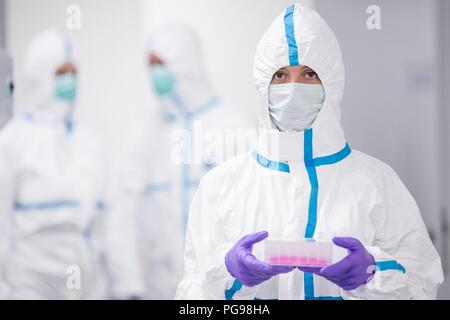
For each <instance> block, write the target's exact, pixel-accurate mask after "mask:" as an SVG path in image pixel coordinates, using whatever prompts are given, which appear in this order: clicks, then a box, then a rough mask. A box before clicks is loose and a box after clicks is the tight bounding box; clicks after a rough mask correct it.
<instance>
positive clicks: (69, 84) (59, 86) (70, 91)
mask: <svg viewBox="0 0 450 320" xmlns="http://www.w3.org/2000/svg"><path fill="white" fill-rule="evenodd" d="M76 95H77V79H76V76H75V75H74V74H72V73H67V74H63V75H59V76H56V81H55V96H56V97H57V98H58V99H60V100H64V101H67V102H74V101H75V97H76Z"/></svg>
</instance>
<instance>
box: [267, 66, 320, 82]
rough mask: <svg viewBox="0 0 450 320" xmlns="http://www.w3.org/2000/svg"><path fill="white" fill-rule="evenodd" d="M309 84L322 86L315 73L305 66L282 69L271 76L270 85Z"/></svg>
mask: <svg viewBox="0 0 450 320" xmlns="http://www.w3.org/2000/svg"><path fill="white" fill-rule="evenodd" d="M283 83H310V84H322V81H321V80H320V78H319V76H318V75H317V73H315V72H314V70H313V69H311V68H309V67H307V66H295V67H283V68H281V69H280V70H278V71H277V72H275V74H274V75H273V78H272V81H271V82H270V84H283Z"/></svg>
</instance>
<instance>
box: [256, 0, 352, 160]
mask: <svg viewBox="0 0 450 320" xmlns="http://www.w3.org/2000/svg"><path fill="white" fill-rule="evenodd" d="M299 65H304V66H308V67H310V68H311V69H313V70H314V71H315V72H316V73H317V74H318V76H319V77H320V79H321V80H322V84H323V86H324V89H325V94H326V98H325V102H324V106H323V107H322V110H321V111H320V113H319V115H318V117H317V119H316V120H315V122H314V123H313V125H312V128H311V129H309V130H310V132H311V130H312V132H311V133H313V134H314V139H313V150H314V154H313V157H317V156H324V155H329V154H333V153H336V152H338V151H339V150H341V149H342V148H343V146H345V143H346V142H345V136H344V132H343V129H342V127H341V125H340V117H341V110H340V106H339V105H340V102H341V100H342V96H343V91H344V84H345V69H344V65H343V62H342V56H341V50H340V46H339V44H338V42H337V40H336V37H335V35H334V33H333V31H332V30H331V29H330V27H329V26H328V24H327V23H326V22H325V21H324V20H323V19H322V18H321V17H320V15H319V14H318V13H317V12H315V11H314V10H312V9H309V8H307V7H304V6H302V5H300V4H294V5H292V6H290V7H288V8H287V9H286V10H284V11H283V12H282V14H281V15H280V16H279V17H278V18H277V19H276V20H275V21H274V22H273V23H272V25H271V26H270V27H269V29H268V30H267V31H266V32H265V34H264V35H263V37H262V38H261V40H260V42H259V44H258V47H257V51H256V56H255V64H254V76H255V86H256V88H257V90H258V92H259V93H260V97H261V108H260V118H259V120H260V141H259V144H258V152H259V153H260V154H261V155H263V156H265V157H268V158H269V159H273V160H277V161H295V160H302V159H303V157H304V155H303V153H302V152H299V147H300V148H301V146H302V145H303V140H304V139H303V137H304V134H305V132H306V131H308V130H306V131H304V132H280V131H278V130H277V129H276V128H275V126H274V125H273V123H272V121H271V119H270V115H269V108H268V105H269V104H268V92H269V85H270V82H271V80H272V77H273V75H274V74H275V72H276V71H278V70H279V69H280V68H282V67H286V66H299ZM302 149H303V148H301V149H300V150H302Z"/></svg>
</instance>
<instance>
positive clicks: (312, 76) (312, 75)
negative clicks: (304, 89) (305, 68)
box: [305, 71, 317, 80]
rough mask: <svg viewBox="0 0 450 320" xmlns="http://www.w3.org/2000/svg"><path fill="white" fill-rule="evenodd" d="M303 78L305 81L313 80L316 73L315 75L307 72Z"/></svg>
mask: <svg viewBox="0 0 450 320" xmlns="http://www.w3.org/2000/svg"><path fill="white" fill-rule="evenodd" d="M305 78H306V79H307V80H314V79H316V78H317V73H315V72H314V71H309V72H307V73H306V74H305Z"/></svg>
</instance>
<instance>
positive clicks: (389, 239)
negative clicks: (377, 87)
mask: <svg viewBox="0 0 450 320" xmlns="http://www.w3.org/2000/svg"><path fill="white" fill-rule="evenodd" d="M297 65H305V66H308V67H310V68H312V69H313V70H314V71H315V72H316V73H317V74H318V76H319V77H320V79H321V80H322V83H323V86H324V89H325V92H326V99H325V102H324V106H323V108H322V110H321V111H320V113H319V115H318V117H317V119H316V120H315V122H314V123H313V125H312V127H311V128H310V129H308V130H306V131H304V132H279V131H278V130H276V129H274V128H275V127H274V125H273V124H272V123H271V121H270V117H269V111H268V88H269V84H270V82H271V79H272V77H273V74H274V73H275V72H276V71H277V70H279V69H280V68H282V67H285V66H297ZM254 72H255V78H256V87H257V89H258V91H259V92H260V94H261V96H262V109H261V111H262V112H261V117H260V120H261V127H260V141H259V144H258V148H257V151H255V152H254V153H249V154H244V155H240V156H237V157H235V158H233V159H231V160H229V161H227V162H225V163H223V164H222V165H220V166H218V167H217V168H215V169H213V170H211V171H210V172H209V173H208V174H207V175H205V176H204V178H203V179H202V181H201V183H200V186H199V189H198V191H197V193H196V195H195V197H194V200H193V202H192V205H191V210H190V215H189V223H188V231H187V240H186V241H187V247H186V252H185V275H184V278H183V280H182V282H181V283H180V285H179V287H178V290H177V295H176V298H178V299H309V300H320V299H434V298H436V294H437V288H438V286H439V284H440V283H441V282H442V281H443V275H442V269H441V263H440V257H439V255H438V253H437V252H436V250H435V248H434V247H433V244H432V243H431V241H430V238H429V236H428V233H427V230H426V228H425V225H424V223H423V221H422V217H421V215H420V212H419V208H418V207H417V204H416V202H415V201H414V199H413V197H412V196H411V195H410V193H409V192H408V190H407V189H406V187H405V186H404V185H403V183H402V182H401V181H400V179H399V177H398V176H397V174H396V173H395V172H394V171H393V170H392V169H391V168H390V167H389V166H388V165H386V164H385V163H383V162H381V161H379V160H377V159H375V158H372V157H370V156H368V155H365V154H363V153H362V152H358V151H355V150H351V149H350V147H349V146H348V144H347V143H346V139H345V136H344V132H343V129H342V127H341V125H340V107H339V104H340V101H341V98H342V95H343V90H344V81H345V77H344V66H343V62H342V58H341V51H340V47H339V44H338V42H337V40H336V38H335V36H334V34H333V32H332V30H331V29H330V28H329V26H328V25H327V24H326V22H325V21H324V20H323V19H322V18H321V17H320V16H319V15H318V14H317V13H316V12H315V11H313V10H311V9H308V8H306V7H303V6H301V5H298V4H296V5H292V6H290V7H288V8H287V9H286V10H285V11H284V12H283V13H282V14H281V15H280V16H279V17H278V18H277V19H276V20H275V21H274V23H273V24H272V25H271V26H270V27H269V29H268V30H267V32H266V33H265V34H264V36H263V37H262V39H261V41H260V43H259V45H258V48H257V52H256V57H255V69H254ZM262 230H267V231H268V233H269V237H276V238H285V237H286V238H299V237H305V238H315V239H331V238H332V237H334V236H345V237H354V238H357V239H359V240H360V241H361V242H362V243H363V244H364V245H365V247H366V249H367V250H368V251H369V252H370V254H372V255H373V257H374V258H375V261H376V264H377V271H376V272H375V275H374V277H373V278H372V279H371V280H370V281H369V282H368V283H367V284H365V285H362V286H360V287H359V288H357V289H355V290H351V291H345V290H343V289H341V288H339V287H338V286H336V285H335V284H334V283H332V282H329V281H328V280H326V279H325V278H321V277H319V276H316V275H313V274H310V273H303V272H301V271H300V270H298V269H295V270H294V271H292V272H290V273H287V274H282V275H279V276H276V277H274V278H271V279H270V280H268V281H266V282H264V283H262V284H260V285H257V286H254V287H246V286H243V285H242V283H240V282H239V281H238V280H236V279H233V277H232V276H231V275H230V274H229V273H228V272H227V269H226V266H225V262H224V257H225V255H226V253H227V252H228V251H229V250H230V248H231V247H232V246H233V245H234V244H235V243H236V242H237V241H238V240H239V239H240V238H241V237H243V236H244V235H247V234H250V233H253V232H257V231H262ZM253 249H254V250H253V253H254V254H255V255H256V257H258V258H261V256H262V252H261V251H262V244H261V245H259V244H258V245H256V246H255V247H254V248H253Z"/></svg>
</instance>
